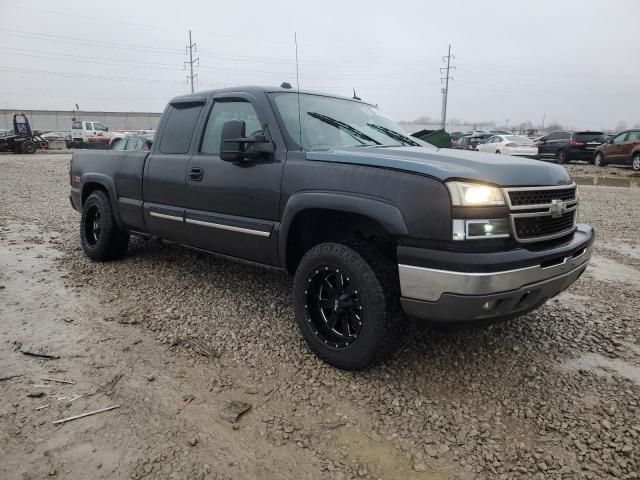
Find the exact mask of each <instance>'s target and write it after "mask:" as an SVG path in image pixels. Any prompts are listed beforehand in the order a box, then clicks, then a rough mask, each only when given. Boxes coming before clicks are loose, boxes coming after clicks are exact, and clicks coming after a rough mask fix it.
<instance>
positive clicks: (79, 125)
mask: <svg viewBox="0 0 640 480" xmlns="http://www.w3.org/2000/svg"><path fill="white" fill-rule="evenodd" d="M71 129H72V130H82V122H73V124H72V125H71Z"/></svg>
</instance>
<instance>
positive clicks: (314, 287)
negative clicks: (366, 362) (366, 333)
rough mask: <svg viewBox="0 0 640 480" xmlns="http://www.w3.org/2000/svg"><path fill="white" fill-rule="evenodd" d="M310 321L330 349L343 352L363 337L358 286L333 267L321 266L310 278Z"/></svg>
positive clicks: (308, 292) (307, 294)
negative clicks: (342, 350) (359, 336)
mask: <svg viewBox="0 0 640 480" xmlns="http://www.w3.org/2000/svg"><path fill="white" fill-rule="evenodd" d="M307 284H308V287H307V290H306V291H305V294H306V301H307V303H306V305H305V309H306V311H307V321H308V322H309V323H310V324H311V327H312V330H313V332H314V333H315V335H316V336H317V337H318V338H319V340H320V341H322V342H323V343H324V344H326V345H327V346H329V347H333V348H337V349H342V348H346V347H348V346H349V345H350V344H351V343H353V342H354V341H355V340H356V339H357V338H358V335H359V334H360V330H361V329H362V321H363V316H364V311H363V306H362V301H361V299H360V293H359V292H358V285H357V284H356V282H355V280H354V279H353V278H351V277H349V276H348V275H347V274H346V273H345V272H341V271H340V269H339V268H337V267H336V266H333V265H325V266H320V267H319V268H317V269H316V270H313V271H312V272H311V273H310V274H309V276H308V278H307Z"/></svg>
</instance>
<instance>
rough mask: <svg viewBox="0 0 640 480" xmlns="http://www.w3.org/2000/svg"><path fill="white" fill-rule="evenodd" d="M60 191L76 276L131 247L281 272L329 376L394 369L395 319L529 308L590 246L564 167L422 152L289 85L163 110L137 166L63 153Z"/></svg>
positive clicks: (132, 161) (379, 121)
mask: <svg viewBox="0 0 640 480" xmlns="http://www.w3.org/2000/svg"><path fill="white" fill-rule="evenodd" d="M70 182H71V204H72V205H73V207H74V208H75V209H76V210H78V211H79V212H82V218H81V227H80V238H81V242H82V246H83V248H84V251H85V252H86V254H87V255H88V256H89V257H90V258H92V259H93V260H98V261H104V260H112V259H118V258H122V257H123V256H124V255H125V254H126V251H127V245H128V241H129V235H130V234H134V235H144V236H152V237H156V238H161V239H164V240H168V241H171V242H176V243H179V244H183V245H187V246H190V247H195V248H198V249H201V250H205V251H209V252H214V253H218V254H223V255H227V256H231V257H237V258H241V259H245V260H250V261H253V262H257V263H260V264H264V265H270V266H274V267H278V268H281V269H283V270H286V271H287V272H289V273H290V274H291V275H294V287H293V288H294V291H293V301H294V304H295V312H296V320H297V323H298V326H299V327H300V330H301V332H302V335H303V336H304V338H305V339H306V341H307V342H308V344H309V346H310V347H311V348H312V349H313V350H314V351H315V352H316V353H317V354H318V355H319V356H320V357H321V358H322V359H324V360H326V361H327V362H329V363H331V364H333V365H335V366H337V367H340V368H344V369H358V368H364V367H367V366H369V365H372V364H373V363H375V362H377V361H379V360H380V359H381V358H383V357H384V355H385V354H386V353H389V352H390V351H392V349H393V346H394V340H395V339H396V338H397V336H398V335H397V334H398V332H399V331H400V330H401V328H402V327H401V325H402V317H403V315H402V312H403V311H404V313H406V314H407V315H409V316H411V317H415V318H420V319H427V320H430V321H434V322H466V321H472V320H483V321H484V322H481V323H487V321H489V322H490V321H498V320H503V319H506V318H511V317H514V316H518V315H522V314H524V313H527V312H529V311H531V310H533V309H535V308H537V307H539V306H541V305H542V304H543V303H545V302H546V301H547V300H549V299H550V298H552V297H553V296H555V295H557V294H558V293H560V292H561V291H563V290H564V289H566V288H567V287H568V286H569V285H571V284H572V283H573V282H574V281H575V280H576V279H577V278H578V277H579V276H580V275H581V274H582V273H583V272H584V270H585V269H586V267H587V263H588V261H589V259H590V256H591V250H592V244H593V239H594V232H593V229H592V228H591V227H590V226H589V225H583V224H578V223H577V222H576V221H577V207H578V198H577V193H576V185H575V184H574V183H573V181H572V179H571V177H570V176H569V174H568V173H567V171H566V170H565V168H564V167H561V166H557V165H552V164H548V163H543V162H539V161H536V160H528V159H521V158H518V159H513V158H511V157H507V156H503V155H493V154H484V153H478V152H471V151H469V152H466V151H458V150H442V149H436V148H433V147H430V146H428V145H427V144H424V143H422V142H421V141H419V140H416V139H414V138H411V137H409V136H408V135H407V134H406V133H404V132H403V131H402V129H401V128H400V127H399V126H398V125H396V124H395V123H394V122H392V121H391V120H390V119H389V118H388V117H386V116H384V115H383V114H382V113H381V112H380V111H379V110H378V108H377V107H375V106H373V105H370V104H368V103H365V102H362V101H358V100H354V99H348V98H340V97H334V96H329V95H322V94H316V93H308V92H300V93H298V92H295V91H292V90H291V89H288V88H286V85H285V87H281V88H261V87H238V88H233V89H224V90H215V91H209V92H201V93H196V94H191V95H186V96H181V97H178V98H174V99H173V100H172V101H171V102H170V103H169V105H168V106H167V108H166V109H165V111H164V113H163V115H162V118H161V120H160V125H159V127H158V131H157V135H156V138H155V140H154V141H153V143H152V144H151V145H150V151H148V152H147V151H133V152H132V151H120V152H115V151H105V152H100V151H86V152H85V151H79V152H75V153H74V154H73V158H72V159H71V165H70ZM247 295H251V292H247Z"/></svg>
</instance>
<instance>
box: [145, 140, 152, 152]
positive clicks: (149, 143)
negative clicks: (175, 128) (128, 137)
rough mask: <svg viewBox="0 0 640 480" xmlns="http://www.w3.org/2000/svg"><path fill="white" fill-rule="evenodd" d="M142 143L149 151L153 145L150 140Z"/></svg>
mask: <svg viewBox="0 0 640 480" xmlns="http://www.w3.org/2000/svg"><path fill="white" fill-rule="evenodd" d="M144 143H145V144H146V145H147V147H149V150H151V145H153V141H152V140H147V141H145V142H144Z"/></svg>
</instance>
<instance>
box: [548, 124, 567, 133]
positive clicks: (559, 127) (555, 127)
mask: <svg viewBox="0 0 640 480" xmlns="http://www.w3.org/2000/svg"><path fill="white" fill-rule="evenodd" d="M563 128H564V127H563V126H562V124H560V123H558V122H554V123H550V124H549V125H547V126H546V127H545V129H544V131H545V133H549V132H555V131H556V130H562V129H563Z"/></svg>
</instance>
